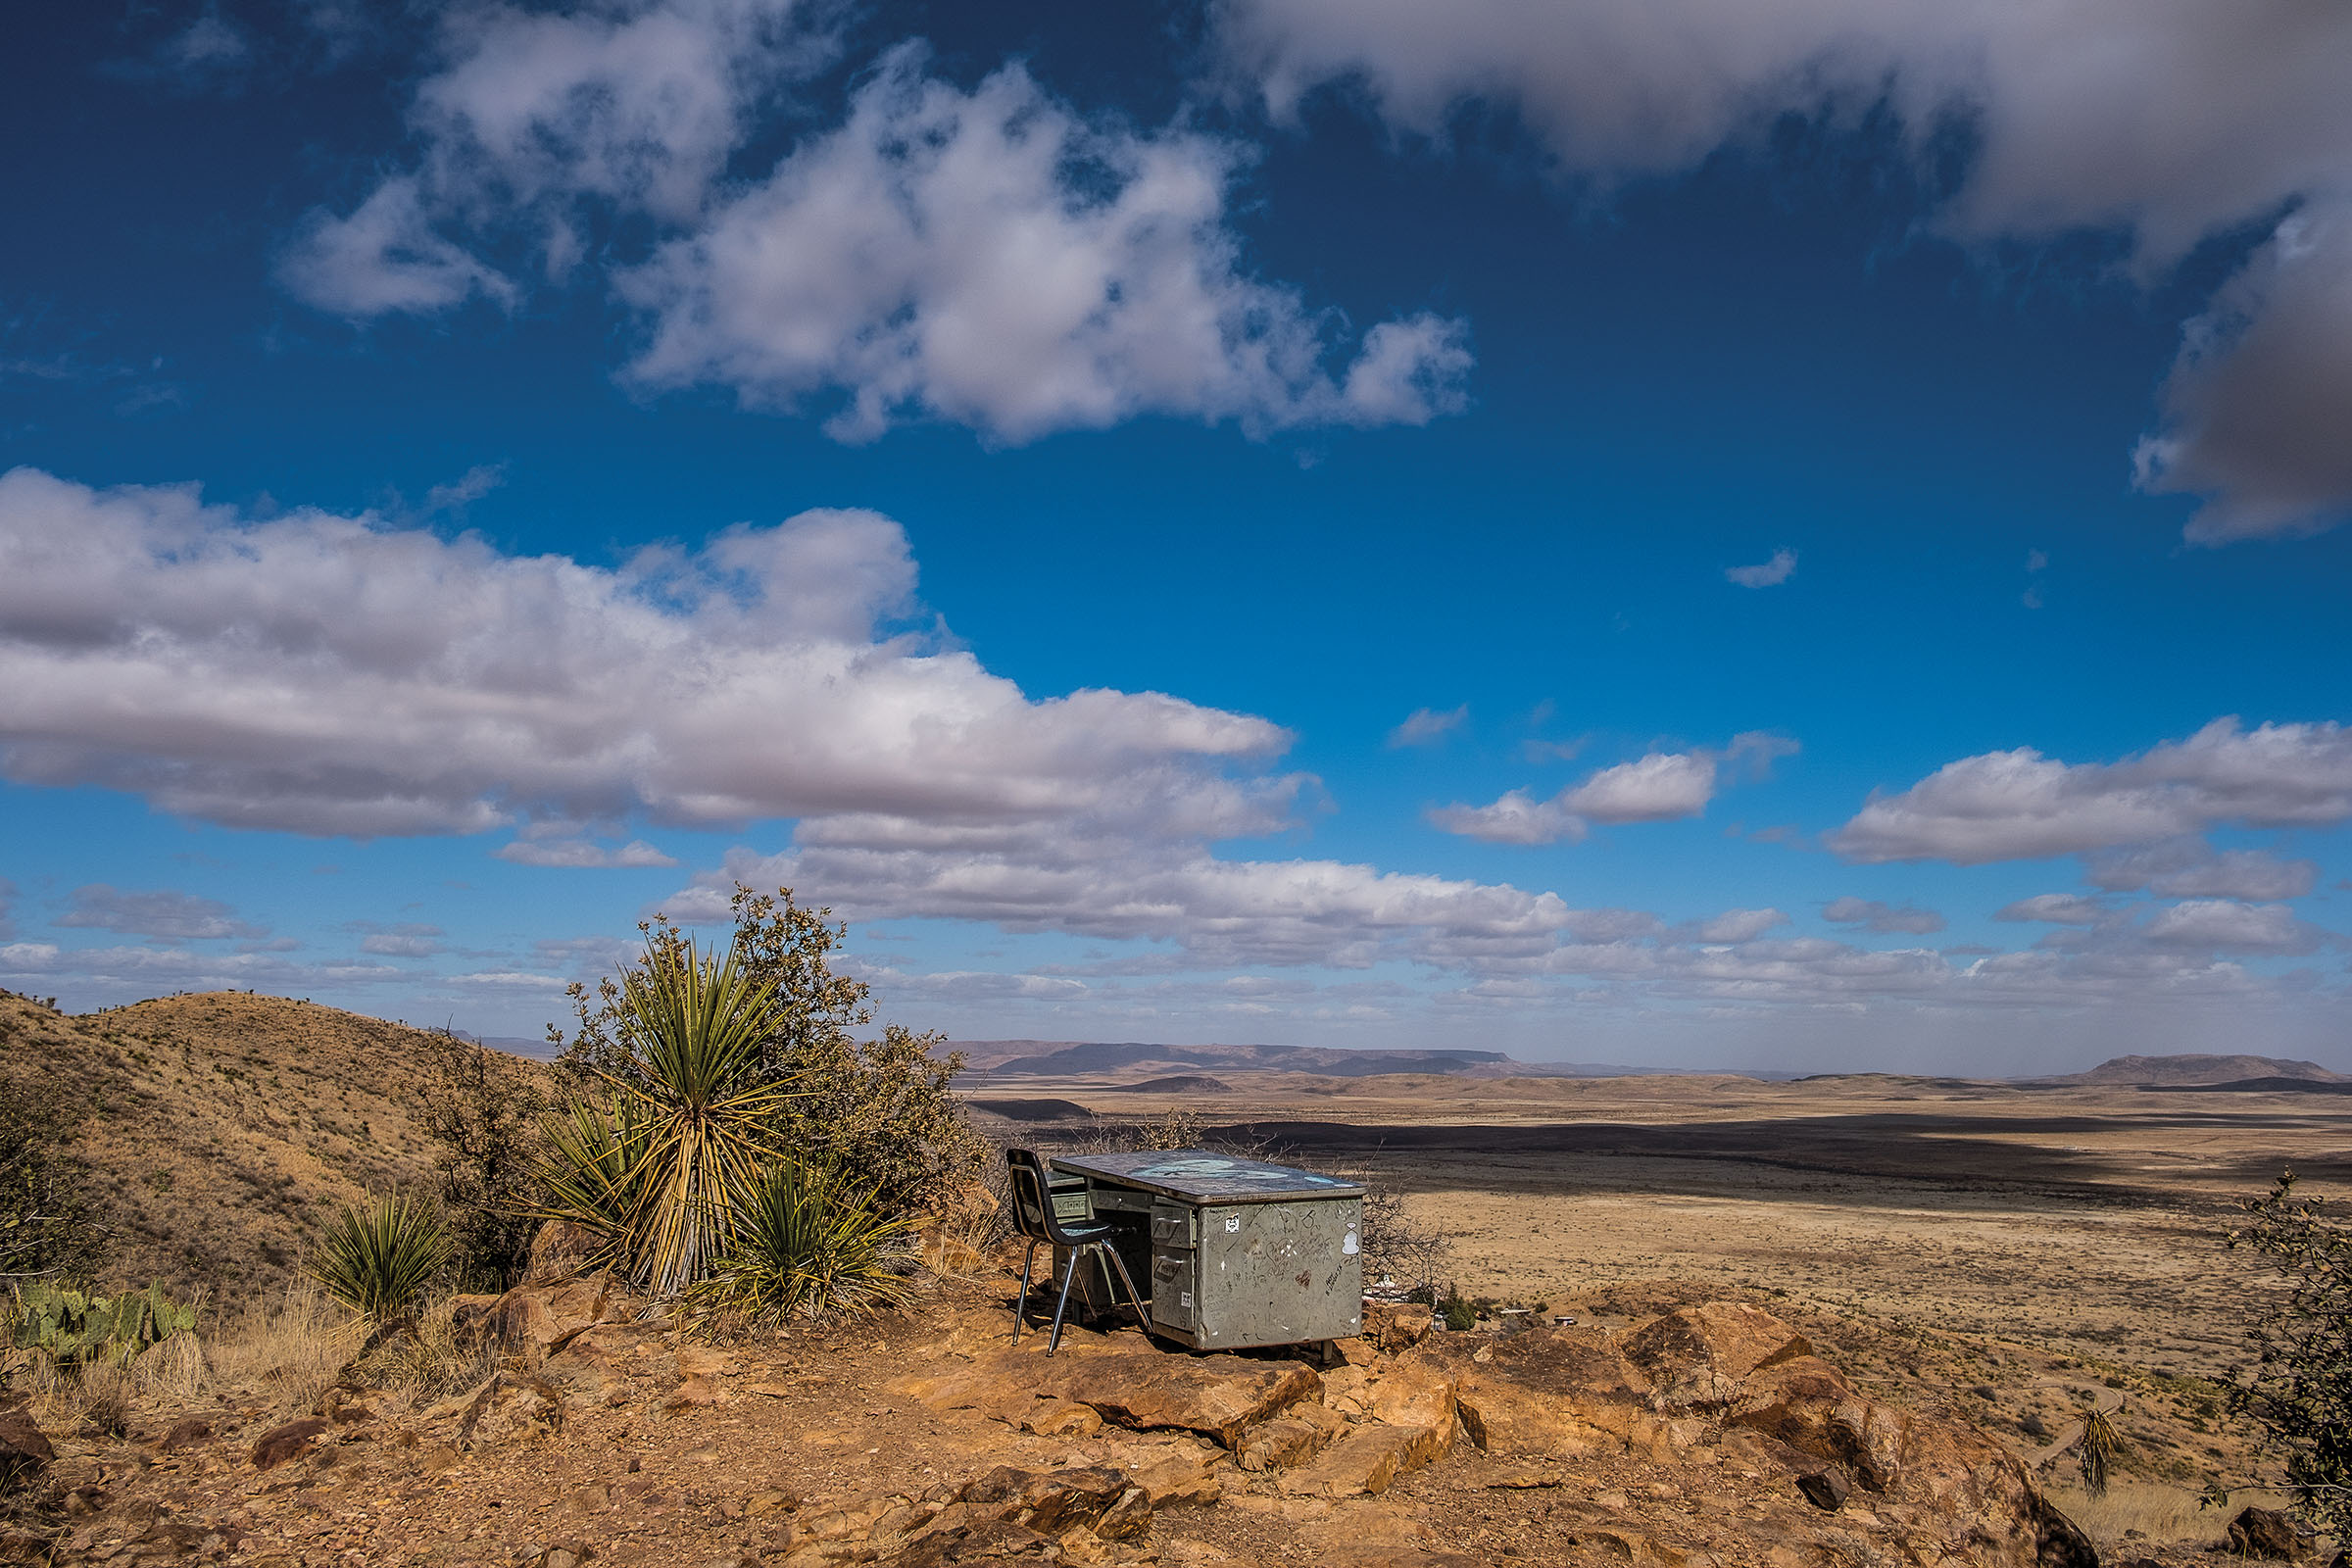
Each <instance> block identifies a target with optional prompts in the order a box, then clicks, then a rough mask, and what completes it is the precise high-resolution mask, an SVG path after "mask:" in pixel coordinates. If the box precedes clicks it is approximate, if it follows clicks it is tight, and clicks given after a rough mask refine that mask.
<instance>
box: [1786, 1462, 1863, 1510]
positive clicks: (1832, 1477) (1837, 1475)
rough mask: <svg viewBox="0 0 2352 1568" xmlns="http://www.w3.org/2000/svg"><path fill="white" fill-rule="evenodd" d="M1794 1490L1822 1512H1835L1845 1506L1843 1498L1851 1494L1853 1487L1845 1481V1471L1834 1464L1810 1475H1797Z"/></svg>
mask: <svg viewBox="0 0 2352 1568" xmlns="http://www.w3.org/2000/svg"><path fill="white" fill-rule="evenodd" d="M1796 1490H1797V1491H1798V1492H1800V1493H1802V1494H1803V1495H1804V1498H1805V1500H1806V1501H1807V1502H1809V1503H1811V1504H1812V1505H1813V1506H1814V1507H1816V1508H1819V1509H1820V1510H1821V1511H1822V1512H1824V1513H1836V1512H1837V1511H1838V1509H1840V1508H1842V1507H1844V1506H1845V1499H1846V1498H1847V1497H1848V1496H1850V1495H1852V1494H1853V1487H1852V1486H1851V1485H1850V1484H1849V1483H1848V1482H1847V1481H1846V1479H1845V1472H1844V1471H1842V1470H1840V1469H1838V1467H1837V1466H1836V1465H1831V1466H1830V1467H1829V1468H1828V1469H1826V1470H1816V1471H1814V1472H1813V1473H1812V1474H1811V1475H1802V1476H1798V1477H1797V1478H1796Z"/></svg>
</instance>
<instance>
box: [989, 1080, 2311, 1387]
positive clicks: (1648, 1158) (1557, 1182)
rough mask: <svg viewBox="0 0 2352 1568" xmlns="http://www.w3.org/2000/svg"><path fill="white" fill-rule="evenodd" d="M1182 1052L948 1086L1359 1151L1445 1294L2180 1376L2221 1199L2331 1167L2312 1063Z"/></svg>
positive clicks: (2230, 1317) (2215, 1348)
mask: <svg viewBox="0 0 2352 1568" xmlns="http://www.w3.org/2000/svg"><path fill="white" fill-rule="evenodd" d="M1196 1076H1198V1077H1201V1078H1202V1079H1204V1080H1206V1081H1208V1082H1213V1083H1214V1084H1216V1085H1218V1086H1220V1089H1221V1092H1219V1091H1217V1090H1203V1089H1176V1090H1168V1089H1149V1088H1148V1089H1143V1090H1139V1089H1138V1088H1137V1087H1136V1086H1135V1082H1134V1081H1132V1080H1131V1081H1128V1082H1122V1081H1120V1080H1119V1079H1118V1078H1115V1077H1102V1076H1098V1077H1093V1078H1063V1079H1054V1078H1023V1079H1021V1080H1019V1081H1018V1082H1017V1083H1016V1082H1014V1081H1012V1080H1007V1079H1004V1078H995V1077H990V1078H988V1079H987V1080H986V1081H985V1083H984V1085H983V1086H981V1087H976V1088H975V1089H974V1090H973V1091H972V1092H971V1096H970V1098H971V1102H972V1103H974V1105H975V1106H976V1107H977V1108H979V1109H981V1110H982V1111H984V1112H988V1111H991V1110H993V1109H997V1108H999V1107H1005V1108H1011V1109H1013V1110H1014V1111H1015V1114H1014V1115H1011V1116H1001V1119H1002V1120H1004V1121H1005V1122H1007V1123H1010V1124H1011V1126H1010V1127H1008V1128H1007V1129H1006V1131H1008V1132H1010V1131H1013V1130H1014V1129H1017V1128H1020V1127H1024V1126H1025V1127H1026V1128H1028V1129H1030V1130H1031V1131H1033V1132H1034V1133H1035V1134H1037V1135H1038V1136H1040V1137H1041V1139H1042V1140H1043V1141H1047V1142H1051V1141H1053V1139H1054V1135H1055V1133H1056V1131H1057V1130H1060V1129H1066V1128H1067V1127H1068V1125H1069V1124H1070V1122H1071V1121H1072V1119H1073V1118H1072V1115H1071V1112H1070V1111H1068V1110H1066V1109H1065V1110H1062V1111H1061V1113H1060V1114H1059V1115H1045V1114H1040V1112H1041V1111H1043V1110H1045V1108H1046V1106H1047V1105H1048V1104H1050V1103H1053V1102H1060V1103H1063V1104H1064V1105H1067V1106H1083V1107H1084V1109H1085V1110H1086V1111H1087V1112H1089V1113H1091V1114H1093V1115H1096V1116H1100V1117H1103V1118H1115V1119H1119V1120H1130V1119H1149V1118H1151V1117H1152V1116H1155V1115H1164V1114H1166V1113H1167V1111H1168V1110H1169V1109H1171V1108H1173V1107H1174V1106H1176V1105H1178V1104H1181V1106H1182V1108H1184V1109H1185V1110H1188V1111H1190V1112H1192V1113H1195V1114H1199V1115H1201V1116H1202V1117H1204V1118H1205V1119H1206V1120H1207V1121H1208V1122H1209V1124H1210V1125H1211V1126H1212V1128H1213V1129H1214V1130H1215V1135H1216V1136H1219V1137H1223V1138H1229V1139H1241V1140H1246V1141H1252V1142H1259V1143H1263V1144H1265V1145H1267V1146H1268V1147H1270V1148H1271V1149H1272V1150H1274V1151H1277V1152H1278V1153H1277V1155H1276V1157H1280V1158H1285V1159H1288V1160H1290V1161H1291V1162H1293V1163H1299V1164H1305V1165H1309V1166H1313V1167H1315V1168H1319V1169H1321V1168H1333V1169H1345V1170H1349V1171H1354V1172H1359V1173H1362V1174H1363V1175H1365V1176H1367V1177H1370V1178H1371V1179H1373V1180H1375V1181H1378V1182H1381V1183H1384V1184H1386V1185H1389V1186H1392V1187H1394V1188H1395V1189H1396V1190H1397V1191H1398V1192H1399V1193H1400V1194H1401V1195H1402V1197H1403V1200H1404V1203H1405V1208H1406V1211H1407V1213H1408V1214H1409V1215H1410V1216H1411V1219H1412V1221H1413V1222H1414V1223H1415V1224H1416V1226H1418V1227H1419V1228H1422V1229H1426V1230H1435V1231H1442V1232H1444V1233H1446V1235H1447V1236H1448V1237H1449V1238H1450V1240H1451V1242H1452V1250H1451V1253H1450V1256H1449V1259H1448V1263H1447V1268H1446V1274H1447V1277H1448V1278H1449V1279H1450V1280H1452V1281H1453V1282H1455V1283H1458V1284H1459V1286H1460V1287H1461V1289H1462V1291H1463V1292H1464V1293H1465V1294H1469V1295H1476V1296H1491V1297H1495V1298H1500V1299H1512V1300H1525V1301H1527V1302H1530V1303H1534V1302H1539V1301H1543V1300H1544V1299H1545V1298H1547V1297H1565V1296H1568V1295H1573V1294H1577V1293H1580V1292H1584V1291H1589V1290H1591V1289H1593V1288H1594V1287H1596V1286H1600V1285H1603V1284H1609V1283H1617V1282H1636V1281H1645V1280H1661V1279H1674V1280H1697V1279H1704V1280H1713V1281H1720V1282H1723V1283H1725V1284H1730V1285H1738V1286H1740V1287H1743V1288H1747V1289H1752V1290H1762V1291H1783V1292H1786V1293H1788V1294H1789V1295H1790V1296H1791V1297H1794V1298H1798V1299H1802V1300H1804V1301H1806V1302H1807V1303H1810V1304H1814V1305H1818V1306H1822V1307H1825V1308H1830V1309H1834V1310H1839V1311H1852V1312H1859V1313H1866V1314H1868V1315H1870V1316H1872V1317H1874V1318H1877V1319H1880V1320H1882V1321H1899V1320H1909V1321H1913V1322H1916V1323H1918V1324H1920V1325H1921V1326H1925V1327H1934V1328H1936V1329H1941V1330H1946V1331H1953V1332H1960V1333H1966V1334H1976V1335H1989V1336H1993V1337H1996V1338H2001V1339H2009V1340H2016V1341H2019V1342H2023V1343H2031V1344H2034V1345H2036V1346H2039V1347H2042V1348H2050V1349H2057V1350H2065V1351H2069V1352H2071V1353H2075V1354H2080V1355H2085V1356H2097V1357H2108V1358H2113V1357H2116V1356H2117V1355H2119V1354H2128V1355H2129V1357H2130V1358H2131V1360H2132V1361H2134V1362H2135V1363H2136V1364H2139V1365H2143V1366H2146V1367H2148V1368H2151V1369H2154V1370H2159V1371H2165V1372H2172V1373H2180V1374H2189V1375H2212V1374H2214V1373H2216V1372H2218V1371H2219V1370H2221V1368H2222V1367H2224V1366H2226V1365H2227V1364H2229V1362H2230V1360H2231V1358H2232V1357H2233V1356H2234V1355H2235V1354H2236V1349H2237V1345H2238V1342H2239V1340H2240V1337H2241V1335H2242V1331H2243V1328H2244V1323H2245V1316H2246V1311H2247V1305H2248V1297H2249V1290H2250V1289H2258V1288H2257V1287H2251V1286H2250V1285H2249V1281H2250V1279H2252V1278H2253V1276H2252V1274H2251V1272H2250V1270H2249V1267H2248V1265H2247V1263H2246V1262H2245V1260H2244V1259H2243V1258H2242V1257H2239V1256H2233V1255H2232V1254H2230V1253H2229V1251H2228V1250H2227V1248H2226V1247H2225V1245H2224V1237H2225V1236H2226V1235H2227V1233H2228V1231H2229V1228H2230V1226H2231V1225H2232V1223H2233V1221H2234V1219H2235V1218H2236V1216H2237V1211H2236V1208H2235V1204H2236V1202H2237V1201H2240V1200H2243V1199H2246V1198H2250V1197H2255V1196H2258V1195H2260V1194H2261V1193H2262V1192H2263V1191H2265V1190H2266V1189H2267V1188H2268V1187H2269V1185H2270V1183H2271V1182H2272V1181H2273V1180H2274V1179H2275V1178H2276V1177H2277V1176H2278V1174H2279V1172H2280V1171H2281V1170H2282V1169H2286V1168H2289V1167H2291V1168H2292V1169H2294V1170H2295V1171H2296V1172H2297V1173H2298V1175H2299V1176H2300V1177H2301V1178H2302V1179H2303V1180H2304V1182H2305V1183H2306V1184H2307V1187H2308V1189H2309V1190H2312V1191H2319V1192H2327V1191H2340V1190H2342V1189H2343V1188H2344V1187H2345V1185H2346V1183H2347V1178H2352V1097H2346V1096H2342V1095H2339V1094H2335V1093H2330V1092H2328V1091H2327V1088H2326V1087H2325V1086H2323V1085H2320V1084H2316V1083H2315V1084H2314V1085H2313V1086H2312V1087H2310V1088H2307V1089H2302V1090H2295V1091H2272V1092H2259V1091H2254V1092H2249V1091H2231V1090H2217V1089H2214V1088H2212V1087H2210V1086H2180V1087H2171V1086H2168V1087H2162V1088H2149V1087H2141V1086H2136V1085H2131V1084H2108V1083H2086V1084H2085V1083H2076V1084H2058V1085H2051V1086H2046V1087H2045V1086H2040V1085H2034V1086H2026V1085H2017V1084H2008V1083H1997V1082H1979V1081H1969V1080H1960V1079H1936V1078H1917V1077H1895V1076H1881V1075H1876V1074H1863V1075H1847V1076H1838V1077H1828V1078H1815V1079H1803V1080H1797V1081H1792V1082H1765V1081H1760V1080H1757V1079H1751V1078H1743V1077H1732V1076H1715V1075H1706V1076H1698V1075H1691V1076H1682V1075H1645V1076H1638V1077H1615V1078H1473V1077H1461V1076H1454V1075H1446V1074H1435V1073H1432V1074H1410V1075H1376V1076H1368V1077H1356V1078H1327V1077H1316V1076H1311V1075H1307V1074H1299V1073H1252V1072H1221V1073H1217V1074H1214V1075H1213V1076H1212V1075H1207V1074H1200V1075H1196ZM1143 1081H1144V1082H1147V1083H1148V1082H1149V1081H1150V1080H1149V1079H1145V1080H1143Z"/></svg>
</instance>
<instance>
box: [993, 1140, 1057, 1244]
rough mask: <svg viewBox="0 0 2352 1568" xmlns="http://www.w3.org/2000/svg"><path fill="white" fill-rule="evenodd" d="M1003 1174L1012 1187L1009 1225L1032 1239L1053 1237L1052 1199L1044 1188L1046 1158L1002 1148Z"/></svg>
mask: <svg viewBox="0 0 2352 1568" xmlns="http://www.w3.org/2000/svg"><path fill="white" fill-rule="evenodd" d="M1005 1180H1006V1182H1007V1183H1008V1184H1009V1185H1010V1187H1011V1188H1012V1228H1013V1229H1014V1230H1016V1231H1019V1232H1020V1233H1021V1234H1022V1235H1023V1236H1025V1237H1027V1238H1028V1239H1029V1240H1031V1241H1033V1242H1050V1241H1052V1240H1054V1200H1053V1199H1052V1197H1051V1196H1049V1195H1048V1194H1047V1192H1046V1162H1045V1161H1044V1160H1042V1159H1040V1158H1038V1157H1037V1151H1036V1150H1034V1149H1007V1150H1006V1151H1005Z"/></svg>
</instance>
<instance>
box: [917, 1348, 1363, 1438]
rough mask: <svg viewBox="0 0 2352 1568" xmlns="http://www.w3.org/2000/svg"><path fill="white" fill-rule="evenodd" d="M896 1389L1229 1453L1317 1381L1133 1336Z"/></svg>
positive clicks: (972, 1367) (977, 1363)
mask: <svg viewBox="0 0 2352 1568" xmlns="http://www.w3.org/2000/svg"><path fill="white" fill-rule="evenodd" d="M893 1387H894V1388H895V1389H896V1391H897V1392H899V1393H901V1394H905V1395H907V1396H910V1397H913V1398H915V1399H917V1400H920V1401H921V1402H922V1403H924V1404H927V1405H930V1406H931V1407H932V1408H934V1409H942V1410H980V1411H983V1412H985V1413H986V1414H988V1415H991V1416H994V1417H996V1418H997V1419H998V1420H1001V1421H1005V1422H1007V1423H1009V1424H1011V1425H1014V1426H1019V1425H1020V1424H1021V1423H1022V1421H1023V1419H1024V1418H1025V1417H1026V1416H1027V1415H1028V1414H1029V1413H1030V1412H1031V1411H1033V1410H1035V1409H1036V1408H1037V1406H1038V1403H1039V1401H1040V1400H1048V1399H1053V1400H1062V1401H1065V1402H1068V1403H1072V1404H1083V1405H1088V1406H1091V1407H1092V1408H1093V1409H1094V1410H1095V1411H1096V1413H1098V1414H1099V1415H1101V1416H1102V1418H1103V1420H1105V1421H1107V1422H1109V1423H1111V1424H1112V1425H1114V1426H1121V1427H1126V1428H1129V1429H1130V1430H1133V1431H1138V1432H1148V1431H1164V1430H1176V1431H1184V1432H1198V1433H1200V1434H1201V1435H1202V1436H1204V1437H1209V1438H1214V1439H1215V1440H1216V1441H1217V1442H1218V1443H1219V1444H1220V1445H1222V1446H1225V1447H1228V1448H1230V1447H1233V1446H1235V1445H1236V1444H1237V1443H1238V1442H1239V1441H1240V1440H1241V1436H1242V1434H1243V1433H1244V1432H1245V1431H1247V1430H1248V1429H1249V1428H1250V1427H1252V1426H1254V1425H1256V1424H1257V1423H1258V1422H1260V1421H1263V1420H1266V1419H1267V1418H1268V1417H1270V1416H1273V1415H1275V1414H1277V1413H1278V1412H1280V1411H1282V1410H1285V1409H1288V1408H1290V1407H1291V1406H1292V1405H1295V1404H1298V1403H1299V1402H1301V1401H1303V1400H1307V1399H1311V1398H1313V1397H1315V1396H1316V1395H1317V1394H1319V1393H1320V1392H1321V1389H1322V1380H1321V1379H1320V1378H1318V1377H1317V1376H1316V1375H1315V1372H1314V1370H1313V1369H1312V1368H1311V1367H1308V1366H1305V1365H1304V1364H1302V1363H1300V1362H1297V1361H1259V1360H1250V1359H1245V1358H1244V1357H1242V1356H1238V1355H1181V1354H1171V1353H1169V1352H1167V1351H1165V1350H1162V1349H1160V1348H1158V1347H1156V1346H1154V1345H1152V1344H1151V1343H1150V1342H1149V1341H1146V1340H1143V1339H1142V1338H1141V1337H1140V1336H1134V1335H1120V1336H1117V1337H1113V1338H1100V1339H1093V1340H1092V1341H1091V1343H1090V1342H1089V1341H1078V1340H1065V1341H1064V1342H1063V1346H1062V1349H1061V1351H1060V1353H1059V1354H1056V1355H1051V1356H1049V1355H1047V1354H1045V1353H1044V1348H1043V1347H1042V1346H1035V1345H1024V1347H1023V1348H1020V1349H1017V1350H1016V1349H1011V1348H1005V1347H1002V1346H999V1347H996V1348H990V1349H986V1350H983V1351H981V1352H979V1353H978V1354H976V1355H975V1356H974V1357H973V1359H972V1361H971V1362H970V1364H968V1365H966V1366H963V1367H959V1368H957V1369H956V1370H955V1371H953V1372H948V1373H944V1374H931V1375H923V1376H917V1377H911V1378H903V1379H901V1380H899V1382H898V1383H896V1384H894V1385H893Z"/></svg>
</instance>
